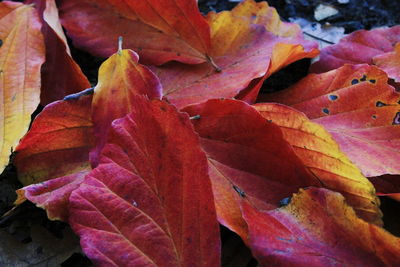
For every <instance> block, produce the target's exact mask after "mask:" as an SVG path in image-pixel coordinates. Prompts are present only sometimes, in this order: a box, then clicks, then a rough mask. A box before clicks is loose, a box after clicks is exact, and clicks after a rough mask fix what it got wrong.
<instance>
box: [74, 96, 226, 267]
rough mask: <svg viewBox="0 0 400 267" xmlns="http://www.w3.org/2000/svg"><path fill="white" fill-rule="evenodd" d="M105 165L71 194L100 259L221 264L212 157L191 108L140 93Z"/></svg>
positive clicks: (78, 226) (84, 236) (88, 247)
mask: <svg viewBox="0 0 400 267" xmlns="http://www.w3.org/2000/svg"><path fill="white" fill-rule="evenodd" d="M132 107H133V109H132V113H130V114H128V115H127V116H126V117H124V118H122V119H118V120H116V121H114V123H113V125H112V128H111V130H110V136H109V140H108V143H107V144H106V146H105V147H104V149H103V151H102V155H101V160H100V164H99V165H98V166H97V167H96V168H95V169H93V170H92V171H91V172H90V173H89V174H88V175H87V176H86V177H85V181H84V182H83V183H82V184H81V186H80V187H79V188H78V189H77V190H75V191H74V192H73V193H72V194H71V197H70V219H69V223H70V224H71V226H72V228H73V229H74V231H75V232H76V233H77V234H78V235H79V236H80V239H81V246H82V249H83V251H84V252H85V254H86V255H87V256H88V257H89V258H90V259H92V261H93V262H94V263H95V264H96V265H98V266H150V265H151V266H168V267H169V266H219V263H220V241H219V227H218V223H217V220H216V216H215V208H214V203H213V196H212V190H211V185H210V180H209V178H208V173H207V160H206V156H205V154H204V152H203V151H202V150H201V148H200V145H199V139H198V136H197V135H196V134H195V133H194V131H193V127H192V125H191V124H190V121H189V118H188V116H187V115H186V114H183V113H180V112H178V111H177V110H176V108H175V107H173V106H172V105H169V104H167V103H165V102H162V101H159V100H154V101H149V100H148V99H146V98H145V97H142V96H136V97H135V98H134V99H133V100H132Z"/></svg>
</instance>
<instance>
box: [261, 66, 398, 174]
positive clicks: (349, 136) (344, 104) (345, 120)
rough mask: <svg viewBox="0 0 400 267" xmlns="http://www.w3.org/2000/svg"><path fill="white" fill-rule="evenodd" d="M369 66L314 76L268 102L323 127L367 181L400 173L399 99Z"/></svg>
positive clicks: (346, 68)
mask: <svg viewBox="0 0 400 267" xmlns="http://www.w3.org/2000/svg"><path fill="white" fill-rule="evenodd" d="M387 80H388V77H387V75H386V74H385V73H384V72H383V71H382V70H379V69H378V68H376V67H374V66H368V65H345V66H343V67H341V68H339V69H337V70H333V71H330V72H326V73H322V74H311V75H308V76H307V77H305V78H304V79H302V80H301V81H299V82H298V83H297V84H295V85H293V86H291V87H289V88H288V89H287V90H284V91H282V92H280V93H276V94H272V95H269V96H267V97H266V98H264V99H263V100H264V101H273V102H279V103H283V104H286V105H290V106H292V107H294V108H295V109H297V110H300V111H302V112H304V113H305V114H306V115H307V117H308V118H310V119H311V120H313V121H314V122H317V123H319V124H322V125H323V126H324V127H325V128H326V129H327V130H328V131H329V132H330V133H331V134H332V136H333V138H334V139H335V140H336V142H337V143H338V144H339V145H340V148H341V150H342V151H343V152H345V154H346V155H347V156H348V157H349V158H350V160H351V161H352V162H354V163H355V164H356V166H357V167H359V168H360V169H361V171H362V173H363V174H364V175H365V176H368V177H373V176H379V175H384V174H399V173H400V169H399V168H400V165H399V164H398V163H399V160H400V104H399V100H400V95H399V94H398V93H397V92H395V91H394V88H393V87H391V86H390V85H388V83H387Z"/></svg>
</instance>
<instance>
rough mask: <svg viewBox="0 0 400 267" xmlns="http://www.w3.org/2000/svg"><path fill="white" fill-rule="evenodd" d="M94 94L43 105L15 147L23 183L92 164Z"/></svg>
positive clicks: (38, 180)
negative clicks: (91, 110)
mask: <svg viewBox="0 0 400 267" xmlns="http://www.w3.org/2000/svg"><path fill="white" fill-rule="evenodd" d="M91 101H92V96H91V95H88V96H84V95H83V96H81V97H79V98H77V99H70V100H62V101H57V102H54V103H52V104H50V105H48V106H46V107H45V108H44V110H43V111H42V112H41V113H40V114H39V115H38V116H37V117H36V119H35V120H34V121H33V123H32V127H31V129H30V130H29V132H28V133H27V135H26V136H25V137H24V138H23V139H22V140H21V142H20V143H19V145H18V146H17V148H16V152H17V153H16V156H15V159H14V164H15V166H16V167H17V169H18V178H19V180H20V181H21V183H22V184H23V185H29V184H35V183H39V182H43V181H46V180H49V179H53V178H57V177H61V176H65V175H69V174H73V173H75V172H79V171H81V170H85V169H87V168H88V167H90V164H89V151H90V149H91V148H92V147H93V146H94V140H93V137H92V136H93V132H92V131H93V124H92V121H91V118H90V104H91Z"/></svg>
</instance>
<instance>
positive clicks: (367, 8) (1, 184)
mask: <svg viewBox="0 0 400 267" xmlns="http://www.w3.org/2000/svg"><path fill="white" fill-rule="evenodd" d="M198 2H199V7H200V10H201V11H202V12H203V14H206V13H208V12H209V11H216V12H218V11H222V10H229V9H231V8H233V7H234V6H235V5H236V4H237V3H235V2H230V1H228V0H198ZM268 2H269V4H270V6H273V7H275V8H276V9H277V11H278V13H279V14H280V16H281V18H282V20H284V21H289V18H295V17H296V18H305V19H307V20H309V21H315V19H314V9H315V8H316V6H317V5H319V4H321V3H324V4H330V5H332V6H334V7H336V8H337V9H338V10H339V13H338V14H337V15H335V16H332V17H329V18H327V19H325V20H323V21H319V23H322V24H324V23H330V24H332V25H334V26H339V27H344V28H345V32H346V33H350V32H353V31H355V30H359V29H371V28H375V27H381V26H393V25H396V24H400V16H399V14H400V3H398V1H392V0H363V1H362V0H350V1H349V3H348V4H339V3H338V1H337V0H270V1H268ZM70 45H71V52H72V55H73V57H74V59H75V60H76V61H77V62H78V64H79V65H80V66H81V68H82V70H83V72H84V73H85V74H86V75H87V77H88V78H89V80H90V82H91V84H92V85H95V84H96V83H97V73H98V68H99V66H100V64H101V63H102V62H103V61H104V59H101V58H96V57H93V56H91V55H90V54H88V53H87V52H84V51H81V50H79V49H76V48H74V47H73V46H72V44H71V43H70ZM309 64H310V60H308V59H304V60H300V61H298V62H295V63H293V64H292V65H290V66H288V67H286V68H285V69H283V70H281V71H279V72H278V73H275V74H274V75H272V76H271V77H270V78H268V79H267V80H266V81H265V83H264V86H263V89H262V90H263V91H264V92H265V91H277V90H281V89H284V88H286V87H288V86H289V85H291V84H293V83H295V82H296V81H298V80H299V79H301V78H302V77H304V76H305V75H306V74H307V70H308V66H309ZM20 187H21V184H20V183H19V182H18V179H17V173H16V170H15V168H14V167H13V166H12V165H9V166H8V167H7V168H6V169H5V170H4V172H3V174H1V176H0V227H1V228H3V229H7V230H8V232H12V233H13V235H14V236H15V237H16V239H18V240H19V241H20V242H22V243H29V242H30V241H31V239H30V236H29V231H28V230H29V227H31V226H32V225H34V224H40V225H42V226H44V227H45V228H46V229H48V231H49V232H51V233H53V234H54V235H55V236H58V237H60V233H61V232H62V230H63V229H64V228H65V227H68V225H67V224H65V223H61V222H52V221H49V220H48V219H47V217H46V214H45V212H44V211H43V210H42V209H39V208H36V207H35V206H34V205H33V204H31V203H29V202H27V203H24V204H23V205H21V206H19V207H18V208H16V209H15V210H13V211H11V212H8V211H10V209H11V208H12V203H13V202H14V200H15V198H16V194H15V193H14V192H15V190H16V189H18V188H20ZM382 210H383V211H384V212H385V217H384V221H385V225H386V228H387V229H388V230H390V231H392V232H393V233H394V234H397V235H399V234H400V232H399V230H398V229H400V228H399V226H400V218H398V216H397V215H396V214H400V205H399V203H398V202H396V201H393V200H390V199H387V198H382ZM2 215H3V217H1V216H2ZM10 229H12V231H10ZM60 238H61V237H60ZM221 238H222V241H223V243H222V266H257V262H256V261H255V260H254V259H253V258H252V256H251V253H250V251H249V250H248V249H247V248H246V247H245V245H244V244H243V242H242V241H241V239H240V238H239V237H238V236H236V235H235V234H233V233H232V232H230V231H229V230H227V229H226V228H224V227H221ZM90 265H91V263H90V261H89V260H88V259H87V258H86V257H84V256H82V255H81V254H78V253H74V254H73V255H72V256H71V257H70V258H69V259H68V260H66V261H65V262H64V263H63V264H62V266H64V267H65V266H90Z"/></svg>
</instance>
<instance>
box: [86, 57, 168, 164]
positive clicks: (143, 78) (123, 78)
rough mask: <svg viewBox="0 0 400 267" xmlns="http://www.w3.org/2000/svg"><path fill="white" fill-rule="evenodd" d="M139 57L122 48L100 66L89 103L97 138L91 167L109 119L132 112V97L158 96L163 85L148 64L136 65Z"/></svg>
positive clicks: (104, 140) (109, 122)
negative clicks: (91, 100)
mask: <svg viewBox="0 0 400 267" xmlns="http://www.w3.org/2000/svg"><path fill="white" fill-rule="evenodd" d="M138 60H139V57H138V55H137V54H136V53H135V52H133V51H132V50H128V49H124V50H121V51H118V52H117V53H115V54H114V55H112V56H111V57H110V58H109V59H107V60H106V61H105V62H104V63H103V64H102V65H101V66H100V69H99V81H98V84H97V85H96V87H95V88H94V96H93V103H92V120H93V123H94V134H95V137H96V148H95V149H94V150H93V151H92V152H91V161H92V165H93V166H96V165H97V157H98V155H99V153H100V151H101V149H102V148H103V146H104V144H105V142H106V141H107V134H108V130H109V128H110V126H111V122H112V121H113V120H114V119H117V118H121V117H124V116H125V115H126V114H128V113H130V112H131V111H132V109H133V108H134V107H133V106H132V102H133V99H134V97H135V96H136V95H146V96H147V97H149V98H160V97H161V93H162V88H161V85H160V82H159V80H158V78H157V77H156V76H155V75H154V74H153V73H152V72H151V71H150V70H149V69H148V68H147V67H145V66H143V65H141V64H139V63H138Z"/></svg>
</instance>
